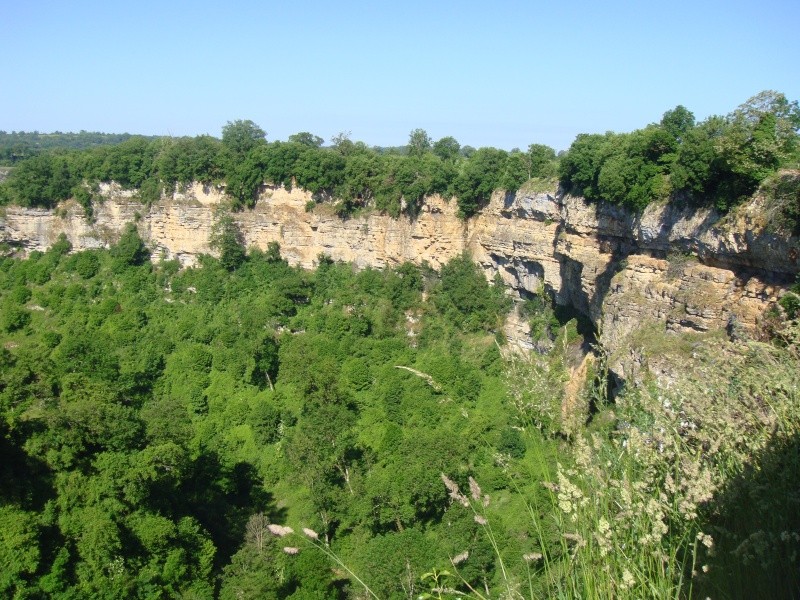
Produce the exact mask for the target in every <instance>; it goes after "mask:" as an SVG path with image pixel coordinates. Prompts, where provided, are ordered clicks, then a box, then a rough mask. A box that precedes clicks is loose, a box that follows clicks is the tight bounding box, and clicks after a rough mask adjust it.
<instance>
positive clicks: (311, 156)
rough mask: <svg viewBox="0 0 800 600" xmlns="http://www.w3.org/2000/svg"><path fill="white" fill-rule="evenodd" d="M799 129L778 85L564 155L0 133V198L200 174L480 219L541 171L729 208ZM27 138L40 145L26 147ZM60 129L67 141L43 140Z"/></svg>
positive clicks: (789, 147)
mask: <svg viewBox="0 0 800 600" xmlns="http://www.w3.org/2000/svg"><path fill="white" fill-rule="evenodd" d="M798 127H800V109H798V103H797V101H789V100H788V99H787V98H786V97H785V96H784V95H783V94H780V93H778V92H772V91H766V92H762V93H760V94H758V95H757V96H754V97H753V98H751V99H749V100H748V101H747V102H745V103H744V104H742V105H741V106H739V107H738V108H737V109H736V110H735V111H733V112H732V113H731V114H729V115H727V116H725V117H720V116H712V117H709V118H707V119H706V120H704V121H702V122H700V123H697V122H696V121H695V118H694V115H693V114H692V113H691V112H690V111H689V110H688V109H686V108H685V107H683V106H677V107H676V108H674V109H672V110H670V111H667V112H666V113H665V114H664V115H663V117H662V118H661V120H660V121H659V122H658V123H653V124H651V125H648V126H647V127H645V128H644V129H640V130H636V131H633V132H631V133H611V132H608V133H605V134H581V135H579V136H578V137H577V138H576V139H575V141H574V142H573V144H572V146H571V147H570V149H569V150H568V151H567V152H565V153H564V154H563V155H562V156H560V157H557V156H556V153H555V151H554V150H553V149H552V148H549V147H547V146H544V145H541V144H531V145H530V146H529V147H528V148H527V150H525V151H522V150H518V149H515V150H512V151H510V152H508V151H505V150H500V149H497V148H479V149H477V150H476V149H474V148H471V147H468V146H467V147H463V148H462V147H461V146H460V144H459V143H458V141H457V140H455V139H454V138H452V137H449V136H448V137H444V138H442V139H440V140H438V141H433V140H432V139H431V138H430V137H429V136H428V134H427V132H425V131H424V130H422V129H415V130H413V131H412V132H411V133H410V135H409V142H408V145H407V146H405V147H401V148H389V149H381V148H370V147H368V146H367V145H366V144H364V143H362V142H353V141H351V140H350V139H349V136H348V135H347V134H344V133H343V134H340V135H338V136H335V137H334V138H333V139H332V140H331V144H330V145H329V146H323V145H322V144H323V140H322V138H320V137H318V136H315V135H313V134H311V133H309V132H301V133H298V134H295V135H292V136H290V137H289V140H288V141H285V142H282V141H274V142H267V140H266V132H265V131H264V130H263V129H261V128H260V127H259V126H258V125H256V124H255V123H253V122H252V121H248V120H237V121H233V122H228V123H227V124H226V125H225V127H223V133H222V139H217V138H214V137H211V136H198V137H194V138H164V137H160V138H145V137H141V136H133V137H127V136H106V135H105V134H87V133H83V132H82V133H81V134H49V135H42V134H19V133H12V134H5V133H0V149H2V154H0V158H3V159H4V160H5V161H6V163H7V164H10V163H13V164H14V169H13V172H12V175H11V176H10V177H9V178H8V180H7V181H6V182H4V183H3V184H2V186H0V201H2V202H4V203H14V204H18V205H22V206H43V207H52V206H54V205H55V204H56V203H58V202H60V201H62V200H65V199H67V198H70V197H74V198H76V199H77V200H78V201H79V202H80V203H81V204H83V205H84V206H85V207H86V210H87V212H88V213H90V212H91V202H92V197H93V195H94V194H95V192H96V184H97V182H101V181H116V182H117V183H119V184H121V185H123V186H124V187H127V188H133V189H137V190H139V195H140V198H141V199H142V201H143V202H152V201H155V200H158V199H159V198H160V197H161V194H162V193H163V192H165V191H166V192H171V191H172V190H173V189H174V188H175V186H181V185H186V184H188V183H190V182H193V181H199V182H203V183H224V184H225V186H226V192H227V194H228V195H229V196H230V197H231V199H232V201H233V202H234V205H235V206H238V207H252V206H253V204H254V202H255V199H256V196H257V193H258V190H259V188H260V186H261V185H263V184H264V183H265V182H266V183H269V184H272V185H281V186H286V187H291V186H292V185H297V186H300V187H301V188H303V189H306V190H308V191H310V192H311V193H312V194H314V197H315V198H316V199H317V200H318V201H321V200H333V201H336V208H337V211H338V212H339V213H340V214H349V213H351V212H353V211H354V210H358V209H359V208H361V207H365V206H366V207H371V208H374V209H377V210H379V211H383V212H386V213H388V214H391V215H394V216H397V215H399V214H400V213H401V212H402V211H405V212H406V213H408V214H411V215H414V214H416V212H417V211H418V210H419V207H420V205H421V202H422V200H423V198H424V197H425V196H427V195H431V194H441V195H442V196H444V197H446V198H452V197H454V198H456V201H457V202H458V206H459V209H460V214H461V215H462V216H463V217H469V216H471V215H473V214H475V212H477V211H478V210H479V209H480V208H481V206H483V205H484V204H485V203H486V202H488V199H489V198H490V196H491V194H492V192H494V191H495V190H498V189H505V190H517V189H519V188H520V187H521V186H523V185H524V184H525V183H526V182H528V181H530V180H531V179H541V180H552V181H553V184H554V179H555V178H556V177H557V178H558V179H559V180H560V182H561V185H562V186H563V188H564V189H565V190H567V191H570V192H572V193H574V194H577V195H581V196H584V197H585V198H587V199H589V200H591V201H607V202H613V203H618V204H622V205H625V206H627V207H629V208H631V209H634V210H640V209H642V208H644V207H645V206H647V205H648V204H649V203H651V202H654V201H665V200H669V199H679V200H682V201H689V202H691V203H693V204H695V205H716V206H717V207H718V208H720V209H723V210H725V209H728V208H730V207H731V206H734V205H735V204H737V203H739V202H741V201H742V200H743V199H744V198H747V197H749V196H751V195H752V193H753V192H754V191H755V190H756V189H757V188H758V186H759V185H760V184H761V183H762V182H764V181H765V180H767V179H768V178H770V177H771V176H773V175H774V174H775V173H777V172H778V171H780V170H782V169H784V170H785V169H797V167H798V156H799V155H798V152H799V151H800V150H799V149H798V143H797V137H798ZM28 137H32V139H35V140H37V144H38V145H37V146H31V145H30V143H28V142H25V143H28V144H29V145H28V146H27V147H28V148H29V150H25V151H24V152H22V151H17V150H14V148H16V147H18V146H19V145H20V144H21V143H22V142H21V141H19V140H23V141H24V140H26V139H27V138H28ZM50 138H53V140H52V141H51V142H50V143H51V144H52V145H53V146H57V147H53V148H49V149H48V144H45V143H44V142H42V140H49V139H50ZM113 142H118V143H113ZM100 144H102V145H100ZM75 148H81V149H75ZM23 156H24V157H25V158H24V159H21V157H23ZM790 184H791V185H788V188H787V185H786V184H785V183H784V184H783V187H781V189H780V194H781V196H782V198H783V203H784V205H785V206H784V209H785V212H786V213H787V216H788V217H789V219H790V220H792V219H794V218H795V217H796V216H797V214H800V209H798V203H800V200H798V199H797V198H798V194H799V193H800V192H798V189H800V188H799V187H798V185H797V183H796V178H793V179H791V181H790Z"/></svg>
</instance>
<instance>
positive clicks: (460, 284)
mask: <svg viewBox="0 0 800 600" xmlns="http://www.w3.org/2000/svg"><path fill="white" fill-rule="evenodd" d="M433 300H434V303H435V304H436V306H437V307H438V308H439V310H440V311H442V312H443V313H444V314H451V315H452V317H451V318H452V319H453V321H454V322H456V323H461V327H462V328H463V329H464V331H480V330H489V329H492V328H494V327H496V326H497V324H498V322H499V320H501V319H502V316H503V315H504V314H505V313H506V312H507V311H508V310H509V308H510V306H511V301H510V299H509V298H508V297H507V296H506V295H505V293H504V290H503V288H502V285H498V284H495V285H493V286H490V285H489V283H488V282H487V281H486V277H484V275H483V272H482V271H481V270H480V269H479V268H478V267H477V265H475V263H473V262H472V259H471V258H470V257H469V256H468V255H466V254H464V255H462V256H460V257H456V258H453V259H451V260H450V262H448V263H447V264H446V265H445V266H444V267H442V271H441V282H440V284H439V286H438V287H437V288H436V289H435V290H434V296H433Z"/></svg>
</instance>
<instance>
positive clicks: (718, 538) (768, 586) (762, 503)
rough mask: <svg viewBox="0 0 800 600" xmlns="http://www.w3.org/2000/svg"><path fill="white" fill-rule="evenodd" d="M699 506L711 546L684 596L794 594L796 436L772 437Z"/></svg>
mask: <svg viewBox="0 0 800 600" xmlns="http://www.w3.org/2000/svg"><path fill="white" fill-rule="evenodd" d="M776 437H777V436H776ZM705 511H706V514H707V516H708V520H709V521H710V523H711V524H712V528H711V530H710V531H708V532H706V533H710V534H711V535H712V536H713V538H714V546H713V548H712V550H711V551H709V552H707V554H706V556H702V555H701V556H700V557H699V558H698V561H697V564H696V566H695V570H696V571H697V572H698V575H697V577H696V578H695V579H694V582H693V589H689V586H690V585H692V583H691V577H688V578H687V585H686V588H687V589H686V592H687V597H688V595H689V594H688V593H689V592H691V596H692V597H696V598H705V597H708V596H710V597H712V598H731V599H739V598H741V599H742V600H744V599H748V600H749V599H751V598H800V436H798V435H797V434H795V435H792V436H790V437H788V438H783V439H775V440H774V441H773V442H772V443H771V444H770V445H769V446H768V447H767V448H766V449H765V450H764V451H763V452H762V453H761V454H760V455H759V456H757V457H754V458H753V461H752V462H751V463H750V464H749V465H748V466H747V468H746V469H745V470H744V472H743V473H741V474H740V475H739V476H738V477H736V478H734V479H733V480H731V481H730V482H729V483H728V484H727V485H726V486H725V487H724V488H723V489H721V490H720V491H719V492H718V493H717V494H716V495H715V496H714V498H713V500H711V501H710V502H709V503H708V505H707V506H706V507H705ZM698 545H699V544H698ZM703 565H708V566H709V570H708V573H707V574H703V573H702V568H701V567H702V566H703ZM687 575H689V574H687Z"/></svg>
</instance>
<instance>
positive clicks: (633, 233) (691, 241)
mask: <svg viewBox="0 0 800 600" xmlns="http://www.w3.org/2000/svg"><path fill="white" fill-rule="evenodd" d="M102 191H103V195H104V196H105V198H106V200H105V202H104V203H102V204H101V205H99V206H97V207H96V209H95V216H94V219H93V221H92V222H89V221H87V219H86V218H85V217H84V216H83V213H82V209H81V207H80V206H78V205H77V204H76V203H74V202H66V203H64V204H63V205H61V206H60V207H59V208H58V209H57V210H56V211H46V210H37V209H23V208H16V207H7V208H6V209H5V213H4V216H2V218H0V240H3V241H6V242H9V243H11V244H12V245H15V246H17V247H18V248H19V249H20V251H21V252H22V253H27V252H30V251H32V250H45V249H46V248H47V247H49V246H50V245H51V244H52V243H53V242H54V241H55V239H56V238H57V237H58V235H59V234H60V233H62V232H63V233H64V234H66V235H67V237H68V238H69V239H70V241H71V242H72V244H73V246H74V248H75V249H82V248H93V247H100V246H104V245H107V244H109V243H112V242H113V241H114V240H115V239H116V238H117V236H118V235H119V233H120V232H121V230H122V227H123V226H124V225H125V223H128V222H136V223H137V226H138V228H139V231H140V234H141V235H142V237H143V238H144V239H145V240H147V241H148V243H149V244H150V246H151V247H152V249H153V251H154V257H156V258H157V257H160V256H164V257H165V258H177V259H178V260H180V262H181V263H182V264H184V265H192V264H195V263H196V261H197V258H198V256H199V255H200V254H202V253H210V252H211V250H210V248H209V246H208V240H209V236H210V232H211V228H212V225H213V222H214V218H215V216H214V213H215V210H216V209H217V207H218V206H219V205H220V204H222V203H223V202H224V200H223V191H222V190H221V189H218V188H214V187H203V186H200V185H194V186H192V187H190V188H188V189H187V190H185V191H183V192H181V193H176V194H174V195H173V196H171V197H167V198H164V199H162V201H161V202H158V203H156V204H153V205H152V206H150V207H146V206H143V205H142V204H141V203H139V202H138V201H137V200H136V198H135V197H134V195H133V194H132V193H131V192H127V191H124V190H121V189H120V188H119V187H118V186H115V185H106V186H104V187H103V190H102ZM309 200H310V195H309V194H308V193H306V192H304V191H302V190H298V189H294V190H292V191H290V192H289V191H286V190H284V189H283V188H265V189H264V190H263V192H262V194H261V195H260V197H259V199H258V202H257V203H256V206H255V208H254V209H252V210H248V211H244V212H240V213H235V214H234V218H235V219H236V221H237V222H238V223H239V225H240V227H241V229H242V232H243V233H244V237H245V240H246V243H247V244H248V245H249V246H256V247H259V248H262V249H266V247H267V245H268V244H269V243H270V242H278V243H279V244H280V246H281V253H282V255H283V256H284V258H286V259H287V260H288V261H289V262H290V263H291V264H294V265H301V266H303V267H313V266H314V265H315V263H316V260H317V257H318V256H319V255H320V254H321V253H324V254H326V255H328V256H330V257H331V258H333V259H334V260H342V261H348V262H352V263H354V264H356V265H358V266H359V267H366V266H373V267H383V266H386V265H397V264H400V263H402V262H404V261H412V262H415V263H422V262H427V263H428V264H430V265H431V266H433V267H437V268H438V267H440V266H441V265H442V264H444V263H445V262H447V261H448V260H449V259H450V258H452V257H454V256H457V255H459V254H460V253H462V252H464V251H468V252H470V253H471V254H472V256H473V258H474V259H475V261H477V262H478V264H480V265H481V266H482V267H483V269H484V270H485V272H486V275H487V277H488V278H490V279H491V278H493V277H494V276H495V274H499V275H500V277H501V279H502V280H503V281H504V282H505V283H506V284H507V285H508V286H509V287H510V288H511V290H513V293H515V295H516V296H517V297H521V298H524V297H526V295H528V294H536V293H542V292H546V293H549V294H551V295H552V296H553V297H554V298H555V300H556V302H558V303H559V304H564V305H566V304H569V305H572V306H574V307H575V308H577V309H578V310H579V311H581V312H583V313H584V314H586V315H587V316H589V317H590V318H591V319H592V320H593V321H594V322H595V324H596V325H597V326H598V328H599V330H600V331H601V334H602V337H601V339H602V341H603V343H604V344H605V345H606V346H607V347H608V348H609V349H610V350H611V351H612V352H613V351H614V350H615V349H618V348H619V347H620V346H621V345H624V344H625V341H626V338H627V337H628V336H629V335H630V334H631V333H632V332H635V331H636V329H637V328H638V327H640V326H641V325H642V324H643V323H646V322H651V321H657V322H660V323H663V324H664V326H666V327H667V328H669V329H675V330H691V331H709V330H713V329H720V328H724V327H726V326H727V325H728V324H729V323H730V322H731V321H734V320H735V321H736V322H737V324H738V325H739V326H741V327H743V328H744V329H746V330H751V331H752V330H754V329H755V328H756V327H757V322H758V320H759V318H760V316H761V315H762V314H763V312H764V310H765V309H766V308H767V307H768V306H770V304H771V303H774V302H775V301H776V300H777V298H778V297H779V296H780V294H781V293H782V292H783V290H784V289H785V286H786V285H787V284H788V283H790V282H792V281H793V280H794V278H795V276H796V274H797V271H798V262H797V261H798V259H797V256H798V252H797V248H798V239H797V238H789V237H786V236H780V235H777V234H775V233H770V232H768V231H767V230H766V228H765V227H764V225H763V222H762V221H763V218H762V216H761V215H762V213H763V211H762V210H761V207H760V205H759V202H758V201H757V200H754V201H753V202H751V203H750V204H749V205H747V206H745V207H742V208H741V209H740V210H738V211H736V212H735V213H732V214H730V215H727V216H724V217H723V216H721V215H719V214H717V213H716V212H714V211H713V210H693V209H689V208H679V207H676V206H674V205H662V206H651V207H648V209H647V210H645V211H644V213H643V214H640V215H636V214H633V213H631V212H629V211H626V210H624V209H622V208H620V207H618V206H612V205H603V204H589V203H587V202H585V201H584V200H583V199H581V198H575V197H571V196H568V195H562V194H558V193H556V192H555V191H554V192H553V193H550V194H545V193H541V194H525V193H519V194H517V195H514V194H496V195H495V196H494V197H493V199H492V201H491V202H490V203H489V205H488V206H486V207H485V208H484V210H483V211H482V212H481V213H480V214H479V215H477V216H475V217H474V218H472V219H470V220H469V221H466V222H464V221H462V220H460V219H459V218H458V216H457V208H456V205H455V202H447V201H445V200H444V199H442V198H439V197H432V198H429V199H428V200H427V201H426V203H425V205H424V207H423V209H422V211H421V213H420V214H419V215H418V216H417V217H416V218H415V219H410V218H408V217H401V218H398V219H393V218H391V217H388V216H385V215H380V214H374V213H373V214H369V215H367V216H361V217H354V218H349V219H341V218H339V217H337V216H335V215H334V214H333V211H332V210H331V208H330V207H329V206H326V205H320V206H317V207H316V208H315V209H314V210H313V211H311V212H307V211H306V208H305V207H306V204H307V203H308V201H309ZM506 333H507V335H508V336H509V338H510V339H511V340H512V341H514V342H516V343H517V345H518V346H520V347H522V348H530V347H531V343H530V340H529V339H527V340H526V339H525V338H526V336H527V324H526V323H525V322H524V319H519V318H518V317H517V318H512V319H510V320H509V323H508V325H507V327H506Z"/></svg>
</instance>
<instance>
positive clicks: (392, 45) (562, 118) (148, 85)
mask: <svg viewBox="0 0 800 600" xmlns="http://www.w3.org/2000/svg"><path fill="white" fill-rule="evenodd" d="M799 27H800V2H798V1H797V0H762V1H760V2H739V1H736V0H729V1H703V0H697V1H696V2H688V1H683V0H678V1H674V2H668V3H667V2H660V1H657V0H656V1H653V2H646V1H640V2H633V1H623V0H608V1H606V2H582V1H561V2H559V1H557V0H556V1H551V2H547V3H544V2H540V1H538V0H534V1H529V2H517V1H511V0H498V1H495V2H493V3H490V2H471V1H469V0H463V1H461V2H450V1H442V2H435V1H434V0H431V1H429V2H421V1H419V2H418V1H416V0H406V1H404V2H391V3H390V2H381V1H373V2H340V3H336V2H314V1H306V0H295V1H293V2H289V1H284V2H271V1H264V2H244V1H240V2H237V1H229V2H222V1H221V0H220V1H217V2H206V1H204V0H198V1H195V2H170V1H168V0H164V1H160V2H156V1H151V0H139V1H138V2H129V3H121V2H113V1H108V0H107V1H105V2H89V1H80V0H76V1H73V2H41V1H39V0H29V1H27V2H10V1H9V2H6V3H5V6H4V7H3V10H2V18H0V48H1V49H2V52H3V56H4V57H5V60H4V61H3V67H2V71H0V130H5V131H12V130H17V131H18V130H25V131H33V130H38V131H41V132H49V131H56V130H59V131H79V130H81V129H85V130H89V131H105V132H113V133H122V132H129V133H142V134H148V135H151V134H171V135H176V136H177V135H198V134H203V133H209V134H211V135H216V136H219V135H220V130H221V128H222V126H223V125H224V124H225V123H226V122H227V121H232V120H235V119H252V120H253V121H255V122H256V123H258V124H259V125H260V126H261V127H262V128H263V129H265V130H266V131H267V132H268V139H269V140H276V139H286V138H287V137H288V136H289V135H291V134H292V133H296V132H298V131H311V132H312V133H315V134H317V135H319V136H321V137H323V138H325V139H326V140H328V139H330V138H331V137H332V136H334V135H335V134H337V133H339V132H342V131H349V132H351V137H352V139H354V140H362V141H364V142H366V143H368V144H370V145H402V144H405V143H406V142H407V140H408V134H409V132H410V131H411V130H412V129H414V128H417V127H421V128H423V129H425V130H427V131H428V133H429V134H430V135H431V137H432V138H434V139H438V138H440V137H443V136H446V135H452V136H454V137H455V138H456V139H458V140H459V142H461V144H462V145H466V144H469V145H472V146H475V147H479V146H496V147H499V148H506V149H511V148H513V147H522V148H524V147H527V145H528V144H530V143H534V142H536V143H544V144H548V145H550V146H553V147H554V148H556V149H558V150H561V149H566V148H567V147H569V145H570V143H571V142H572V140H573V139H574V137H575V135H577V134H578V133H584V132H585V133H590V132H603V131H608V130H612V131H631V130H633V129H636V128H639V127H643V126H644V125H646V124H647V123H650V122H654V121H658V120H659V119H660V117H661V115H662V114H663V113H664V111H666V110H668V109H670V108H673V107H675V106H676V105H678V104H683V105H684V106H686V107H687V108H689V109H690V110H691V111H693V112H694V113H695V116H696V117H697V118H698V120H699V119H703V118H705V117H707V116H709V115H711V114H726V113H728V112H730V111H731V110H733V109H734V108H736V106H737V105H739V104H741V103H742V102H744V101H745V100H747V99H748V98H749V97H750V96H753V95H755V94H756V93H758V92H760V91H761V90H765V89H774V90H777V91H780V92H783V93H784V94H786V95H787V97H788V98H789V99H790V100H795V99H800V76H799V75H800V69H799V68H798V59H800V35H798V28H799Z"/></svg>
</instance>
